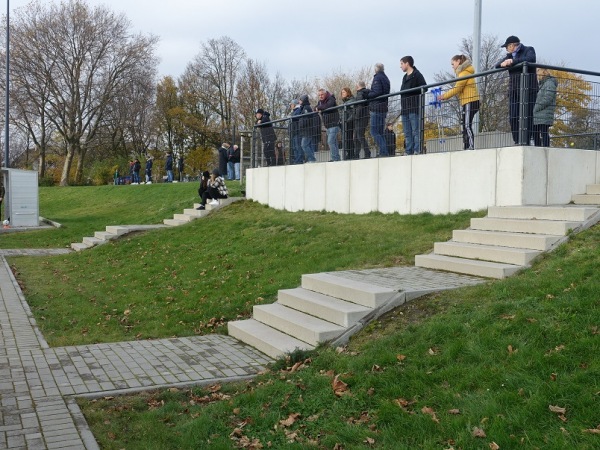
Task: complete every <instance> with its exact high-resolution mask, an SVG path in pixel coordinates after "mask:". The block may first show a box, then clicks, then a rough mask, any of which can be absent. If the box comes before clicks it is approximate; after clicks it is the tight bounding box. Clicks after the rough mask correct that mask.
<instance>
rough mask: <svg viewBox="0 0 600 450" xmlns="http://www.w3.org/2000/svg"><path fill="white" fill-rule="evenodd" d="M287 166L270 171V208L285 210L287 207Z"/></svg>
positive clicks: (272, 168) (273, 168)
mask: <svg viewBox="0 0 600 450" xmlns="http://www.w3.org/2000/svg"><path fill="white" fill-rule="evenodd" d="M285 169H286V168H285V166H277V167H271V168H270V169H269V206H270V207H271V208H275V209H284V206H285Z"/></svg>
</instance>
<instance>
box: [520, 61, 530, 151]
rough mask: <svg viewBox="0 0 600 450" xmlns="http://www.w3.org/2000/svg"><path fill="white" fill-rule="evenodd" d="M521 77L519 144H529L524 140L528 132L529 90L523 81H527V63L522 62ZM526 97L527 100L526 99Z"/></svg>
mask: <svg viewBox="0 0 600 450" xmlns="http://www.w3.org/2000/svg"><path fill="white" fill-rule="evenodd" d="M519 76H520V77H521V79H520V83H519V103H520V104H519V145H529V142H525V141H526V140H527V139H528V136H529V133H528V132H527V121H528V119H529V118H528V117H527V111H528V108H527V106H528V103H529V98H528V97H526V95H527V96H529V92H528V91H527V89H526V87H525V83H526V82H527V81H528V79H527V76H528V75H527V63H524V64H523V70H522V71H521V74H520V75H519ZM526 98H527V100H526Z"/></svg>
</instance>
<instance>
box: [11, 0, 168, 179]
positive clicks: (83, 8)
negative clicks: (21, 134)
mask: <svg viewBox="0 0 600 450" xmlns="http://www.w3.org/2000/svg"><path fill="white" fill-rule="evenodd" d="M130 27H131V24H130V22H129V21H128V20H127V18H126V17H125V16H124V15H122V14H121V15H116V14H114V13H112V12H111V11H110V10H108V9H107V8H106V7H105V6H98V7H96V8H94V9H92V8H90V7H89V6H88V5H87V4H86V3H85V2H83V1H79V0H70V1H68V2H63V3H60V4H54V3H41V2H39V1H37V2H33V3H30V4H29V5H28V6H27V7H25V8H23V9H20V10H18V11H17V13H16V15H15V19H14V20H13V22H12V24H11V33H12V36H13V39H12V45H11V61H13V68H14V69H13V80H14V81H13V83H14V85H15V86H17V85H19V84H23V85H26V86H20V87H16V89H15V90H16V92H18V93H22V94H24V95H26V96H30V97H34V96H36V95H38V94H39V92H41V91H43V89H47V91H45V92H47V94H48V96H47V101H46V103H45V104H43V105H40V107H42V108H43V110H44V114H45V117H46V118H47V119H48V120H49V121H50V122H51V123H52V125H53V126H54V127H55V129H56V131H57V132H58V134H59V135H60V136H61V138H62V140H63V142H64V145H65V162H64V166H63V171H62V176H61V185H67V184H68V182H69V176H70V172H71V166H72V163H73V160H74V157H75V155H77V156H78V160H77V169H76V173H75V180H76V181H77V182H80V181H81V177H82V171H83V164H84V160H85V156H86V153H87V151H88V150H89V149H90V148H93V142H94V139H95V137H96V135H97V133H98V131H99V129H100V128H101V127H103V126H104V125H105V119H106V118H107V116H108V115H109V112H110V108H111V106H113V105H114V101H115V97H118V96H124V95H127V89H126V86H128V85H130V84H131V83H132V81H135V80H141V79H142V78H143V77H140V76H139V75H140V74H141V73H143V74H144V77H146V78H148V76H150V78H152V77H153V76H154V74H155V71H154V70H155V69H153V68H154V67H155V65H156V58H155V55H154V52H155V46H156V43H157V38H156V37H153V36H142V35H133V36H132V35H131V33H130V31H129V29H130ZM30 101H33V102H35V101H36V100H33V99H32V98H31V99H30ZM26 102H27V100H24V101H23V102H22V103H26ZM34 121H35V119H33V120H32V122H34ZM32 131H33V130H32ZM38 139H39V136H38Z"/></svg>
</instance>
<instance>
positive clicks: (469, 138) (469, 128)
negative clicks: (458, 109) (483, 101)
mask: <svg viewBox="0 0 600 450" xmlns="http://www.w3.org/2000/svg"><path fill="white" fill-rule="evenodd" d="M477 111H479V100H477V101H475V102H469V103H465V104H464V105H463V107H462V123H463V148H464V149H465V150H473V149H474V148H475V135H474V134H473V118H474V117H475V114H477Z"/></svg>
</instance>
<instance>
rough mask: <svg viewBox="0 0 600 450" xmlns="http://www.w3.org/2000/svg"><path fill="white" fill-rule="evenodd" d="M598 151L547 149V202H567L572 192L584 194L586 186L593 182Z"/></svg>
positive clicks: (555, 203) (551, 203) (554, 203)
mask: <svg viewBox="0 0 600 450" xmlns="http://www.w3.org/2000/svg"><path fill="white" fill-rule="evenodd" d="M598 153H599V152H596V151H593V150H573V149H558V148H551V149H548V180H549V182H550V183H549V185H548V204H550V205H558V204H564V203H569V202H570V201H571V197H572V195H573V194H585V188H586V186H587V185H588V184H594V183H595V179H596V173H597V169H596V166H597V159H598V157H597V155H598Z"/></svg>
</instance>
